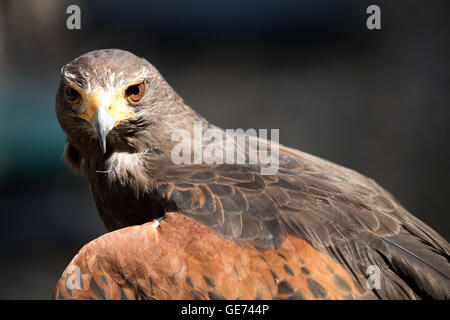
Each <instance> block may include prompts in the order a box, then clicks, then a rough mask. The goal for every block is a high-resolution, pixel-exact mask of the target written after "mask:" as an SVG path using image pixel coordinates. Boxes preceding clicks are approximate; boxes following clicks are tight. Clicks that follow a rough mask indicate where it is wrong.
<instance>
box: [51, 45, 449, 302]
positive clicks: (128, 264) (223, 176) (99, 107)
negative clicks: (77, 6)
mask: <svg viewBox="0 0 450 320" xmlns="http://www.w3.org/2000/svg"><path fill="white" fill-rule="evenodd" d="M56 114H57V118H58V121H59V123H60V125H61V127H62V129H63V130H64V132H65V133H66V136H67V143H66V145H65V150H64V158H65V160H66V162H67V163H68V164H69V166H70V167H71V168H72V169H73V170H74V171H80V172H82V173H84V175H85V176H86V177H87V180H88V183H89V186H90V188H91V190H92V193H93V196H94V199H95V202H96V205H97V209H98V212H99V214H100V216H101V218H102V220H103V222H104V224H105V226H106V228H107V229H108V231H109V233H107V234H105V235H103V236H101V237H99V238H97V239H95V240H93V241H91V242H89V243H88V244H86V245H85V246H84V247H83V248H82V249H81V250H80V251H79V253H78V254H77V255H76V256H75V257H74V258H73V260H72V261H71V262H70V264H69V265H68V267H67V268H66V270H65V271H64V273H63V275H62V277H61V278H60V280H59V281H58V283H57V285H56V289H55V292H54V295H53V297H54V298H55V299H426V298H431V299H448V298H450V278H449V277H450V264H449V257H450V256H449V254H450V246H449V243H448V242H447V241H446V240H445V239H443V238H442V237H441V236H440V235H439V234H437V233H436V232H435V231H434V230H432V229H431V228H430V227H429V226H427V225H426V224H424V223H423V222H422V221H420V220H418V219H417V218H416V217H414V216H413V215H411V214H410V213H409V212H408V211H407V210H406V209H405V208H404V207H403V206H402V205H401V204H400V203H399V202H398V201H397V200H396V199H395V198H394V197H393V196H392V195H391V194H390V193H389V192H387V191H386V190H384V189H383V188H382V187H380V186H379V185H377V184H376V183H375V182H374V181H373V180H371V179H369V178H367V177H365V176H363V175H361V174H359V173H357V172H355V171H353V170H350V169H347V168H344V167H342V166H339V165H336V164H333V163H331V162H328V161H326V160H323V159H321V158H318V157H315V156H312V155H309V154H307V153H303V152H301V151H298V150H295V149H291V148H288V147H285V146H283V145H280V144H278V143H276V142H274V141H270V142H268V141H267V140H266V142H267V143H268V145H269V150H270V151H272V152H275V150H276V151H277V156H278V157H277V167H278V170H277V171H276V172H275V173H273V174H263V173H262V171H263V170H262V169H264V168H266V167H267V163H266V162H262V161H260V159H259V158H258V160H257V161H254V162H253V163H251V162H250V161H248V163H247V162H245V163H240V164H233V163H231V164H230V163H220V162H214V161H209V160H211V159H208V158H207V157H206V158H204V159H201V161H194V162H193V163H182V164H179V163H175V162H174V161H173V154H172V153H173V150H174V148H176V146H177V143H178V141H174V139H172V138H173V137H172V134H173V133H174V132H177V130H178V131H180V130H181V131H183V132H188V133H189V134H193V135H194V134H195V132H194V131H195V128H194V127H195V126H194V123H196V122H197V123H201V128H202V129H204V130H207V129H213V130H215V132H222V133H224V131H223V130H222V129H220V128H218V127H216V126H214V125H212V124H211V123H209V122H208V121H207V120H206V119H204V118H203V117H202V116H201V115H199V114H198V113H196V112H195V111H194V110H193V109H191V108H190V107H189V106H188V105H187V104H186V103H185V102H184V101H183V99H182V98H181V97H180V96H179V95H178V94H177V93H176V92H175V91H174V89H173V88H172V87H171V86H170V85H169V84H168V83H167V82H166V81H165V80H164V78H163V77H162V76H161V74H160V73H159V72H158V70H157V69H156V68H155V67H154V66H153V65H151V64H150V63H149V62H148V61H147V60H145V59H143V58H140V57H137V56H136V55H134V54H132V53H130V52H127V51H123V50H117V49H107V50H96V51H92V52H88V53H86V54H84V55H82V56H80V57H78V58H76V59H75V60H73V61H71V62H70V63H68V64H67V65H65V66H64V67H63V68H62V69H61V80H60V84H59V88H58V90H57V94H56ZM210 138H211V137H202V139H205V140H208V141H211V139H210ZM253 139H254V141H256V142H258V143H259V142H261V141H262V140H261V139H262V138H258V137H253ZM249 141H250V138H249ZM233 143H234V142H233ZM218 146H219V147H218ZM215 147H216V148H217V147H218V148H219V149H220V148H223V149H225V144H224V143H222V144H220V143H216V145H215ZM236 147H237V146H236ZM202 148H205V147H204V146H202V147H200V151H205V150H204V149H202ZM252 148H253V149H254V145H253V144H251V143H249V145H246V147H245V148H244V149H240V151H241V152H243V153H244V155H249V154H250V152H252V151H253V149H252ZM215 150H216V151H215V152H216V153H217V150H218V149H215ZM194 151H195V150H194ZM197 151H198V150H197ZM219 151H220V150H219ZM222 151H224V152H227V150H222ZM74 277H75V278H74Z"/></svg>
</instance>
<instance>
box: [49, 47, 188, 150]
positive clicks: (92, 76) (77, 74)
mask: <svg viewBox="0 0 450 320" xmlns="http://www.w3.org/2000/svg"><path fill="white" fill-rule="evenodd" d="M178 100H180V98H179V97H178V96H177V94H176V93H175V92H174V90H173V89H172V88H171V87H170V86H169V85H168V84H167V82H166V81H165V80H164V79H163V77H162V76H161V75H160V74H159V72H158V71H157V69H156V68H155V67H153V65H151V64H150V63H149V62H148V61H147V60H145V59H143V58H140V57H137V56H136V55H134V54H132V53H130V52H127V51H124V50H118V49H105V50H96V51H92V52H88V53H86V54H83V55H82V56H80V57H78V58H76V59H74V60H73V61H71V62H69V63H68V64H66V65H65V66H64V67H63V68H62V69H61V80H60V84H59V89H58V91H57V94H56V113H57V118H58V121H59V123H60V125H61V127H62V129H63V130H64V131H65V133H66V134H67V139H68V140H69V141H70V142H71V143H72V144H73V145H74V146H76V148H77V149H78V150H79V151H83V150H80V149H85V150H84V151H85V153H87V152H95V151H100V152H101V153H107V151H110V152H111V151H119V150H118V149H122V150H120V151H129V150H132V149H136V148H137V147H139V145H143V144H149V143H150V144H151V142H152V139H151V138H149V137H146V138H145V139H138V136H139V134H141V133H142V132H144V131H146V130H147V131H148V127H149V126H150V125H151V124H154V123H157V122H160V121H163V122H164V119H167V118H168V117H170V114H171V113H177V107H174V105H175V104H176V102H177V101H178ZM179 104H180V105H182V104H181V103H179ZM94 141H95V146H94ZM141 147H142V148H145V147H148V146H141Z"/></svg>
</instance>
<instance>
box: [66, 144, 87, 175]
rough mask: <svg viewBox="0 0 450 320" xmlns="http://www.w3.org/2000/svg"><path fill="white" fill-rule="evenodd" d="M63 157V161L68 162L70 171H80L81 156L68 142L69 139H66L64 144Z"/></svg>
mask: <svg viewBox="0 0 450 320" xmlns="http://www.w3.org/2000/svg"><path fill="white" fill-rule="evenodd" d="M63 157H64V161H65V162H66V163H67V164H68V166H69V167H70V169H72V171H74V172H76V173H78V172H80V171H81V167H82V164H83V158H82V157H81V155H80V152H79V151H78V150H77V149H76V148H75V147H74V146H73V145H72V144H71V143H70V141H67V142H66V145H65V146H64V153H63Z"/></svg>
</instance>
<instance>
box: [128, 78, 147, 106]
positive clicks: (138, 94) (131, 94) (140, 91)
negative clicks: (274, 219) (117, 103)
mask: <svg viewBox="0 0 450 320" xmlns="http://www.w3.org/2000/svg"><path fill="white" fill-rule="evenodd" d="M144 94H145V83H144V82H141V83H138V84H134V85H131V86H129V87H128V88H127V89H126V90H125V95H126V97H127V99H128V101H130V102H134V103H136V102H139V101H140V100H141V99H142V97H143V96H144Z"/></svg>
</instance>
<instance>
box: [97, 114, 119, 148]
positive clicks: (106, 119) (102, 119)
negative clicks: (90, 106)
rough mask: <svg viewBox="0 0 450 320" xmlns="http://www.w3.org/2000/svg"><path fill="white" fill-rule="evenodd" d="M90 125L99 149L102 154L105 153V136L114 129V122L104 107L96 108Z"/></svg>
mask: <svg viewBox="0 0 450 320" xmlns="http://www.w3.org/2000/svg"><path fill="white" fill-rule="evenodd" d="M91 123H92V126H93V127H94V129H95V131H96V132H97V136H98V140H99V142H100V148H101V149H102V151H103V153H106V136H107V135H108V133H109V131H111V129H112V128H114V125H115V123H116V120H115V119H114V118H113V117H112V116H111V115H110V114H109V113H108V112H106V110H105V107H103V106H97V107H96V110H95V114H94V117H93V118H92V121H91Z"/></svg>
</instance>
